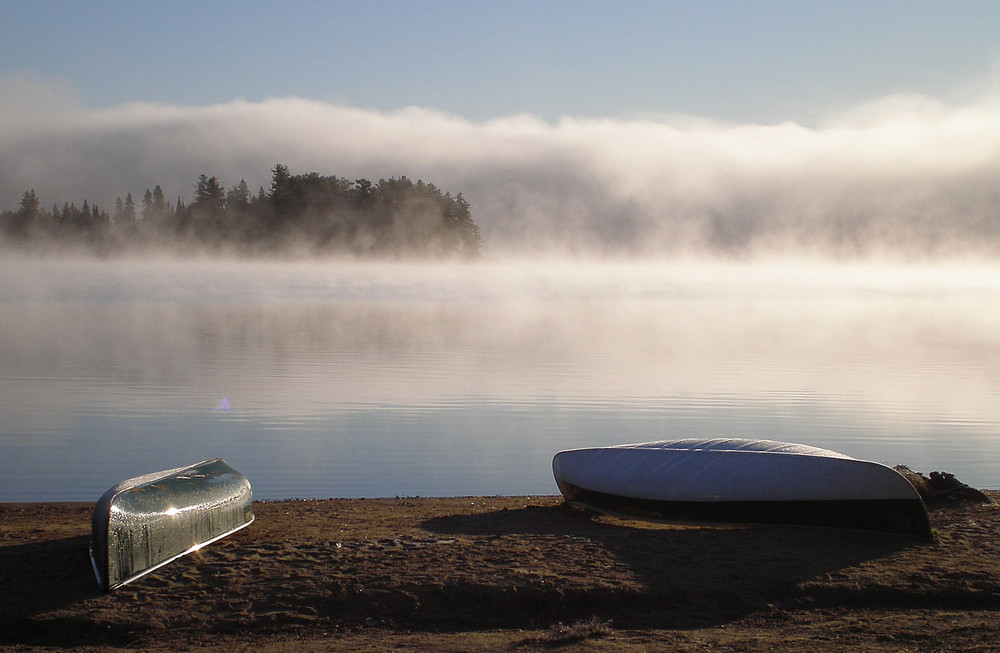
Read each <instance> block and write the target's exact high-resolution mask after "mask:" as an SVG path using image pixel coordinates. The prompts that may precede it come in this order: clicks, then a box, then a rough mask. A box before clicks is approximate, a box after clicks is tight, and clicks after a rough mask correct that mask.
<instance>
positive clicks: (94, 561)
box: [90, 516, 256, 592]
mask: <svg viewBox="0 0 1000 653" xmlns="http://www.w3.org/2000/svg"><path fill="white" fill-rule="evenodd" d="M255 519H256V517H255V516H251V517H250V520H249V521H247V522H246V523H244V524H240V525H239V526H237V527H236V528H234V529H232V530H231V531H228V532H226V533H222V534H221V535H216V536H215V537H213V538H212V539H210V540H206V541H205V542H201V543H199V544H195V545H194V546H192V547H190V548H188V549H187V550H185V551H182V552H180V553H178V554H177V555H175V556H172V557H170V558H167V559H166V560H164V561H162V562H159V563H157V564H155V565H153V566H152V567H149V568H147V569H144V570H142V571H141V572H139V573H138V574H134V575H132V576H129V577H128V578H126V579H125V580H123V581H121V582H119V583H115V584H114V585H110V584H109V585H105V581H104V579H102V577H101V572H100V571H99V569H98V562H97V558H96V557H95V555H94V546H93V545H91V547H90V564H91V566H92V567H93V568H94V576H96V577H97V584H98V585H100V586H101V587H106V590H107V591H109V592H110V591H111V590H116V589H118V588H119V587H122V586H123V585H128V584H129V583H131V582H132V581H136V580H139V579H140V578H142V577H143V576H145V575H146V574H150V573H152V572H154V571H156V570H157V569H159V568H160V567H163V566H166V565H168V564H170V563H171V562H173V561H175V560H177V559H179V558H183V557H184V556H186V555H188V554H189V553H194V552H195V551H197V550H199V549H201V548H202V547H206V546H208V545H209V544H211V543H212V542H217V541H218V540H221V539H222V538H224V537H229V536H230V535H232V534H233V533H236V532H238V531H241V530H243V529H244V528H246V527H247V526H249V525H250V524H252V523H253V522H254V520H255Z"/></svg>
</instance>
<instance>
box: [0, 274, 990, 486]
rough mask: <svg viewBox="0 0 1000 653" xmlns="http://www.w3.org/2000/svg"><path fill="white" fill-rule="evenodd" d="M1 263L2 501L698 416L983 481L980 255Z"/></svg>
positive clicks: (546, 473) (471, 457) (732, 430)
mask: <svg viewBox="0 0 1000 653" xmlns="http://www.w3.org/2000/svg"><path fill="white" fill-rule="evenodd" d="M0 267H2V268H3V270H2V271H3V272H4V274H5V276H4V278H5V280H7V283H6V284H5V286H4V288H3V290H0V304H2V310H3V317H2V320H0V400H2V404H3V407H4V408H3V411H2V413H0V447H2V450H3V452H4V456H3V460H2V461H0V500H4V501H9V500H57V499H82V500H92V499H94V498H95V497H96V496H99V495H100V493H101V492H102V491H103V490H104V489H106V488H107V487H109V486H110V485H112V484H114V483H115V482H117V481H118V480H121V479H122V478H128V477H131V476H135V475H137V474H139V473H143V472H147V471H152V470H156V469H165V468H169V467H174V466H179V465H183V464H188V463H191V462H194V461H196V460H200V459H205V458H212V457H215V456H222V457H224V458H226V459H227V460H228V461H229V462H230V463H231V464H232V465H233V466H234V467H236V468H237V469H240V470H241V471H243V472H244V473H246V474H247V476H248V477H249V478H250V480H251V481H252V482H253V484H254V488H255V493H256V495H257V496H258V497H262V498H281V497H290V496H300V497H313V496H318V497H327V496H393V495H414V494H418V495H425V496H427V495H438V496H440V495H463V494H529V493H552V492H555V486H554V484H553V482H552V480H551V473H550V470H549V461H550V459H551V456H552V454H553V453H554V452H555V451H557V450H559V449H562V448H567V447H572V446H587V445H595V444H613V443H620V442H627V441H636V440H650V439H661V438H672V437H701V436H745V437H761V438H775V439H787V440H792V441H797V442H804V443H807V444H814V445H817V446H823V447H827V448H831V449H836V450H839V451H843V452H844V453H848V454H850V455H854V456H858V457H863V458H869V459H874V460H879V461H881V462H885V463H889V464H895V463H906V464H909V465H911V466H912V467H914V468H915V469H921V470H924V471H929V470H930V469H948V470H950V471H954V472H955V473H957V474H958V475H959V477H960V478H962V479H963V480H967V481H968V482H972V483H974V484H978V485H980V486H982V487H1000V474H998V472H996V471H995V470H994V469H993V468H992V465H991V464H990V461H991V460H995V459H996V454H997V453H1000V452H998V449H1000V446H998V445H997V444H996V442H995V441H996V438H995V437H994V434H995V433H996V431H997V429H996V426H997V424H998V423H1000V408H998V407H997V406H996V404H995V402H994V400H993V398H994V397H995V396H996V395H997V390H998V385H1000V379H998V375H997V373H996V369H998V368H997V365H996V362H997V361H996V360H995V358H996V357H997V355H998V354H997V352H998V351H1000V349H998V347H997V345H998V344H1000V343H998V339H1000V330H998V328H997V327H998V326H1000V324H998V322H1000V316H997V315H994V314H993V313H992V311H991V310H990V307H991V306H992V305H994V304H995V302H996V300H997V299H998V295H1000V284H997V283H995V282H996V281H1000V270H996V269H993V268H990V267H978V268H965V267H957V266H956V267H943V266H937V267H930V266H928V267H914V266H910V267H877V266H820V265H811V266H809V265H807V266H796V265H791V264H785V265H777V264H773V265H760V264H758V265H722V264H717V265H710V264H703V263H702V264H681V263H674V264H657V265H654V264H600V265H596V264H589V265H583V264H560V265H553V264H545V265H541V264H524V263H522V264H516V265H515V264H506V263H489V264H481V265H466V266H448V265H416V266H409V265H403V264H381V265H376V264H340V265H335V264H318V263H289V264H278V263H266V264H265V263H260V264H256V263H235V262H234V263H226V264H213V263H208V262H198V261H195V262H186V263H184V264H178V263H175V262H171V261H151V262H143V263H135V264H125V263H122V262H106V263H95V262H73V261H65V262H59V263H53V262H39V261H34V262H7V263H3V264H0ZM222 398H227V400H228V401H229V403H230V405H231V408H232V410H231V411H230V412H221V411H214V410H213V409H214V408H215V407H216V406H218V405H219V403H220V401H221V399H222Z"/></svg>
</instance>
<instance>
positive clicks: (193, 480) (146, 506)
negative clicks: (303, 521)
mask: <svg viewBox="0 0 1000 653" xmlns="http://www.w3.org/2000/svg"><path fill="white" fill-rule="evenodd" d="M252 503H253V493H252V491H251V489H250V483H249V482H248V481H247V479H246V477H244V476H243V474H241V473H239V472H238V471H236V470H235V469H233V468H232V467H230V466H229V465H227V464H226V463H225V461H224V460H222V459H221V458H216V459H215V460H206V461H204V462H200V463H198V464H196V465H191V466H190V467H179V468H177V469H169V470H166V471H162V472H155V473H152V474H146V475H144V476H138V477H136V478H131V479H128V480H126V481H122V482H121V483H119V484H118V485H116V486H114V487H113V488H111V489H109V490H108V491H107V492H105V493H104V495H103V496H101V498H100V499H99V500H98V502H97V505H96V506H95V507H94V516H93V521H92V533H91V540H90V560H91V563H92V564H93V566H94V574H95V575H96V576H97V583H98V584H99V585H100V586H101V588H102V589H103V590H105V591H108V590H113V589H115V588H117V587H121V586H122V585H124V584H125V583H129V582H131V581H133V580H135V579H137V578H140V577H141V576H144V575H145V574H148V573H149V572H151V571H153V570H154V569H157V568H159V567H162V566H163V565H165V564H167V563H168V562H171V561H173V560H176V559H177V558H179V557H181V556H183V555H185V554H188V553H191V552H193V551H197V550H198V549H199V548H201V547H203V546H205V545H206V544H209V543H211V542H214V541H215V540H218V539H221V538H223V537H225V536H226V535H229V534H231V533H234V532H236V531H238V530H240V529H241V528H243V527H245V526H249V525H250V524H251V523H252V522H253V519H254V516H253V512H252Z"/></svg>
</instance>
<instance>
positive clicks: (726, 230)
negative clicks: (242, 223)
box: [0, 77, 1000, 256]
mask: <svg viewBox="0 0 1000 653" xmlns="http://www.w3.org/2000/svg"><path fill="white" fill-rule="evenodd" d="M0 112H2V114H3V115H4V121H3V124H2V126H0V208H5V209H10V208H15V207H16V205H17V201H18V199H19V197H20V195H21V194H22V193H23V192H24V191H25V190H27V189H29V188H34V189H35V190H36V192H37V193H38V195H39V196H40V198H41V200H42V202H43V204H45V205H51V204H59V205H60V206H61V205H62V203H63V202H76V203H77V204H79V203H80V202H82V200H83V199H88V201H89V202H90V203H91V204H94V203H97V204H98V205H100V206H102V207H103V208H110V207H111V205H112V203H113V202H114V199H115V197H118V196H121V197H124V196H125V194H126V193H132V195H133V197H134V198H138V197H141V195H142V193H143V192H144V191H145V189H147V188H151V187H153V186H155V185H157V184H159V185H160V186H161V187H162V188H163V189H164V191H165V192H166V194H167V197H168V198H169V199H171V200H174V199H175V198H177V197H181V198H184V199H185V201H187V200H188V199H189V198H190V197H191V195H192V192H193V189H194V184H195V182H196V181H197V177H198V175H199V174H202V173H204V174H208V175H214V176H217V177H218V178H219V179H220V180H221V181H222V183H223V184H225V185H226V186H231V185H234V184H236V183H237V182H238V181H239V180H240V179H246V181H247V183H248V184H250V186H251V188H252V189H257V188H258V187H260V186H263V187H264V188H265V189H266V188H267V186H268V185H269V183H270V169H271V168H272V167H273V165H274V164H275V163H279V162H280V163H285V164H287V165H288V166H289V167H290V168H291V170H292V172H294V173H299V172H311V171H316V172H319V173H321V174H334V175H338V176H344V177H347V178H350V179H354V178H361V177H364V178H369V179H372V180H377V179H379V178H383V177H393V176H397V177H398V176H403V175H405V176H408V177H410V178H413V179H423V180H425V181H429V182H433V183H435V184H437V185H438V186H439V187H441V188H443V189H444V190H447V191H450V192H451V193H453V194H454V193H458V192H462V193H463V194H464V195H465V197H466V198H467V199H468V200H469V201H470V202H471V204H472V210H473V216H474V218H475V220H476V221H477V223H479V224H480V226H481V228H482V231H483V234H484V236H485V238H486V243H487V246H486V249H487V251H488V252H496V253H503V252H507V251H518V252H525V251H544V250H547V249H548V248H551V247H559V248H564V249H566V250H569V251H576V252H587V251H601V252H605V253H614V252H629V253H635V252H642V253H654V252H664V251H665V252H674V253H676V252H680V251H690V250H692V249H695V250H710V251H714V252H723V253H735V254H744V253H752V252H758V251H765V252H767V251H785V250H789V249H791V250H794V251H799V252H814V251H821V252H827V253H832V254H844V255H854V254H874V253H896V254H898V255H900V256H912V255H926V254H958V253H965V252H978V253H985V254H996V253H998V252H1000V184H998V183H997V182H998V181H1000V179H998V177H1000V95H998V94H989V95H985V96H981V97H978V98H975V99H971V100H968V101H966V102H965V103H963V104H954V103H945V102H942V101H939V100H935V99H933V98H927V97H918V96H893V97H887V98H882V99H879V100H877V101H873V102H870V103H868V104H865V105H863V106H858V107H854V108H853V109H851V110H849V111H845V112H842V113H841V114H840V115H837V116H833V117H831V118H829V119H828V120H827V121H826V122H824V123H823V124H820V125H817V126H812V127H806V126H803V125H799V124H794V123H785V124H776V125H753V124H742V125H741V124H721V123H718V122H713V121H708V120H701V119H697V118H693V117H668V118H663V119H656V120H649V119H636V120H615V119H583V118H573V117H565V118H562V119H560V120H558V121H556V122H554V123H553V122H546V121H543V120H541V119H539V118H536V117H533V116H530V115H520V116H510V117H506V118H502V119H497V120H491V121H488V122H482V123H474V122H470V121H468V120H465V119H463V118H461V117H457V116H452V115H448V114H444V113H441V112H437V111H431V110H427V109H421V108H408V109H404V110H401V111H397V112H379V111H374V110H365V109H359V108H353V107H347V106H340V105H334V104H329V103H324V102H318V101H313V100H307V99H301V98H294V97H293V98H275V99H270V100H265V101H261V102H245V101H234V102H231V103H227V104H220V105H213V106H206V107H184V106H170V105H159V104H126V105H120V106H115V107H111V108H104V109H89V108H85V107H82V106H80V105H79V104H78V102H77V101H76V97H75V94H74V93H73V89H72V86H71V85H70V84H68V83H65V82H58V81H55V82H54V81H52V80H46V79H37V78H29V77H16V78H5V79H3V80H0Z"/></svg>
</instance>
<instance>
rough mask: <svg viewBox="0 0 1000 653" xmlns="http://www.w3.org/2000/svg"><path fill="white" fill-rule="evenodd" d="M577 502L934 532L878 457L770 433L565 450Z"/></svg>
mask: <svg viewBox="0 0 1000 653" xmlns="http://www.w3.org/2000/svg"><path fill="white" fill-rule="evenodd" d="M552 471H553V474H554V475H555V480H556V484H557V485H558V486H559V491H560V492H562V494H563V496H564V497H565V498H566V500H567V501H568V502H570V503H575V504H580V505H583V506H585V507H589V508H592V509H595V510H600V511H605V512H612V513H618V514H626V515H634V516H639V517H648V518H654V519H666V520H677V521H702V522H744V523H749V522H755V523H779V524H797V525H806V526H831V527H838V528H856V529H862V530H874V531H888V532H894V533H913V534H917V535H921V536H925V537H930V535H931V529H930V520H929V519H928V517H927V509H926V508H925V507H924V503H923V501H922V500H921V498H920V495H919V494H918V493H917V491H916V490H915V489H914V488H913V486H912V485H911V484H910V483H909V481H907V480H906V479H905V478H904V477H903V476H902V475H900V474H899V473H898V472H896V471H895V470H893V469H890V468H889V467H886V466H885V465H880V464H879V463H874V462H868V461H863V460H856V459H854V458H851V457H849V456H845V455H843V454H840V453H837V452H835V451H829V450H827V449H820V448H818V447H811V446H808V445H803V444H792V443H788V442H775V441H773V440H743V439H710V440H668V441H662V442H647V443H641V444H626V445H621V446H615V447H601V448H593V449H572V450H569V451H561V452H559V453H557V454H556V455H555V457H554V458H553V459H552Z"/></svg>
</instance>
